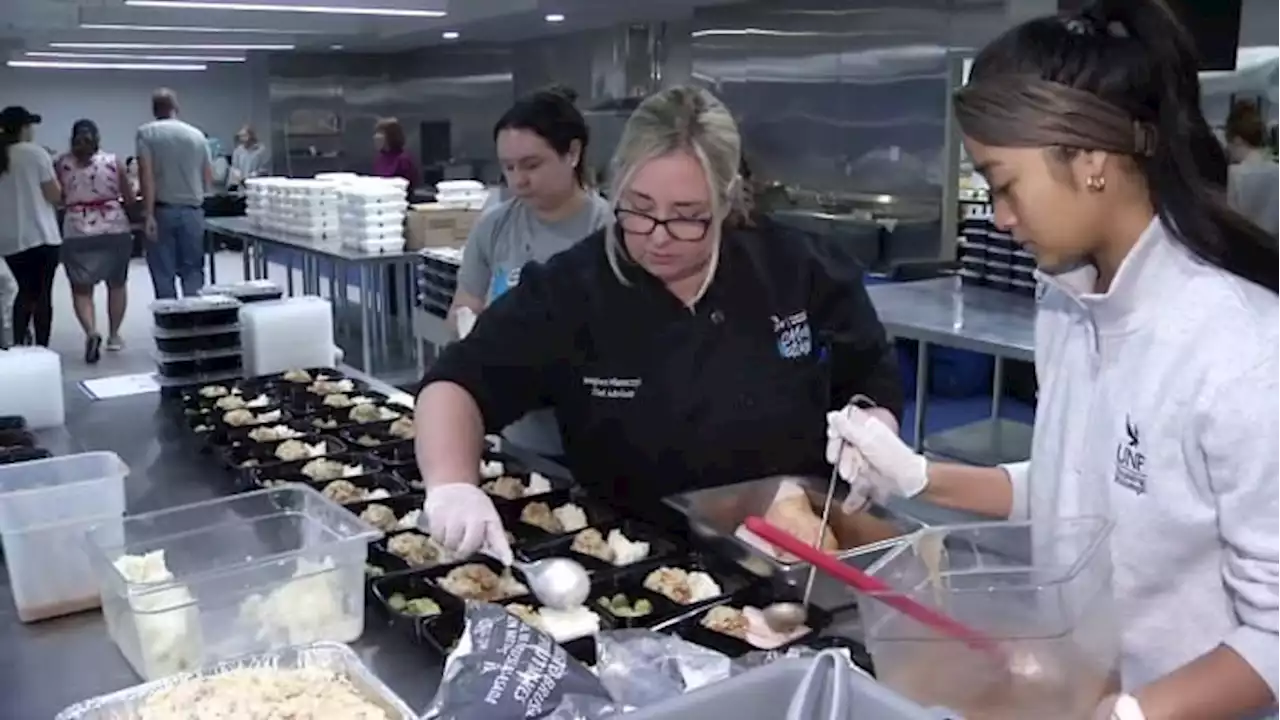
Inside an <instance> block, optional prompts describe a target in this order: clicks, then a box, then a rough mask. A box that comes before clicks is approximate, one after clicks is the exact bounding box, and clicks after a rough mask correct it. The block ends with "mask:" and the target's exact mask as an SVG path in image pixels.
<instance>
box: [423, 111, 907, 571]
mask: <svg viewBox="0 0 1280 720" xmlns="http://www.w3.org/2000/svg"><path fill="white" fill-rule="evenodd" d="M740 156H741V148H740V139H739V135H738V129H737V125H736V124H735V123H734V120H733V117H732V116H731V115H730V113H729V111H728V110H727V109H726V108H725V106H724V105H723V104H721V102H720V101H719V100H717V99H716V98H715V97H714V96H712V95H711V94H710V93H708V92H706V91H704V90H700V89H696V88H691V87H677V88H671V89H669V90H665V91H663V92H661V93H658V94H656V95H653V96H652V97H650V98H649V99H647V100H645V101H644V103H642V104H641V105H640V107H639V108H638V109H637V110H636V111H635V113H634V114H633V115H632V116H631V118H630V119H629V120H628V121H627V125H626V128H625V130H624V131H623V134H622V139H621V140H620V142H619V144H618V148H617V151H616V154H615V156H614V159H613V168H612V172H611V177H612V178H614V185H613V187H612V189H611V190H612V191H611V192H610V197H611V199H612V202H613V204H614V208H613V209H614V220H613V222H612V223H610V225H608V226H606V227H605V228H604V229H603V230H599V231H597V232H595V233H593V234H591V235H590V236H588V237H587V238H586V239H585V240H583V241H582V242H581V243H578V244H577V245H575V246H573V247H572V248H570V249H569V250H566V251H565V252H563V253H560V254H559V255H556V256H555V257H553V258H551V259H550V260H549V261H548V262H546V263H545V264H538V263H535V264H531V265H529V266H527V267H526V268H525V269H524V271H523V273H522V276H521V280H520V284H519V285H517V286H516V287H515V288H513V289H511V290H510V291H509V292H507V293H506V294H504V295H503V296H502V297H500V298H499V299H498V300H497V301H496V302H494V303H493V305H491V306H490V307H489V309H488V310H486V311H485V313H484V314H483V315H481V316H480V320H479V322H478V323H477V324H476V327H475V329H474V330H473V331H472V333H471V334H470V335H469V336H467V338H466V339H465V340H463V341H461V342H459V343H456V344H454V345H451V346H450V347H449V348H448V349H447V350H446V351H445V352H444V354H443V355H442V356H441V357H440V359H439V360H438V361H437V362H436V364H435V365H434V366H433V367H432V369H431V370H430V371H429V372H428V373H427V375H426V377H425V378H424V379H423V386H422V391H421V393H420V394H419V396H418V407H417V432H418V435H417V448H418V459H419V463H420V464H421V469H422V473H423V477H424V478H425V479H426V481H427V488H428V489H427V501H426V506H425V512H424V513H423V516H424V521H425V523H426V526H427V528H428V530H429V531H430V532H431V533H432V535H433V536H434V537H435V538H436V539H437V541H439V542H441V543H442V544H443V545H444V546H445V547H447V548H449V549H452V550H455V551H458V552H461V553H464V554H465V553H471V552H475V551H476V550H478V549H481V548H484V549H485V550H487V551H488V552H489V553H491V554H493V555H494V556H495V557H498V558H500V559H504V560H507V561H509V560H510V556H511V551H510V548H509V547H508V545H507V542H506V540H505V538H504V534H503V531H502V524H501V521H500V520H499V518H498V513H497V512H496V510H495V509H494V506H493V503H492V501H491V500H490V499H489V497H488V496H487V495H486V494H485V493H484V492H483V491H482V490H480V488H479V487H478V485H477V483H478V479H479V478H478V476H477V472H478V469H479V459H480V455H481V446H482V444H483V438H484V435H485V432H486V431H489V432H493V431H495V430H497V429H499V428H502V427H504V426H506V425H507V424H508V423H510V422H511V421H512V420H514V419H516V418H517V417H520V416H521V415H523V414H524V413H526V412H528V411H530V410H533V409H536V408H541V407H552V408H554V409H555V411H556V415H557V417H558V419H559V424H560V430H561V433H562V435H563V437H564V441H565V450H566V456H567V460H568V464H569V467H570V470H572V472H573V474H574V477H575V478H576V479H577V481H578V482H579V483H580V484H581V485H583V486H584V487H585V488H586V490H587V491H588V493H590V494H591V495H593V496H595V497H596V498H598V499H600V500H602V501H604V502H607V503H609V504H611V505H613V506H615V507H616V508H618V509H619V510H620V511H622V512H624V513H626V514H628V515H630V516H632V517H639V518H641V519H647V520H650V521H655V522H663V521H664V520H665V519H664V518H663V517H662V516H663V515H664V511H663V509H662V505H661V498H663V497H664V496H667V495H671V494H674V493H679V492H684V491H688V490H693V489H697V488H701V487H710V486H717V485H726V484H731V483H736V482H741V481H744V480H750V479H753V478H759V477H765V476H770V475H777V474H784V473H785V474H806V475H807V474H826V473H828V472H829V471H830V468H829V466H827V465H826V464H825V461H824V459H823V448H824V444H825V439H826V430H825V427H824V424H823V413H824V412H826V411H827V410H829V409H833V408H839V407H843V406H844V405H845V404H846V403H847V402H848V401H849V399H850V398H851V397H852V396H854V395H863V396H866V397H867V398H870V400H871V401H873V402H874V403H875V404H876V405H877V406H878V407H876V408H875V409H874V410H873V412H874V413H876V414H877V415H878V416H879V417H880V418H881V419H882V421H883V422H885V423H886V424H888V425H890V426H891V427H892V428H894V429H895V430H896V429H897V420H896V418H897V416H898V414H899V413H900V410H901V406H902V389H901V386H900V383H899V379H898V370H897V364H896V362H895V361H894V360H893V358H892V356H891V354H890V346H889V344H888V342H887V340H886V337H885V332H884V328H883V327H882V326H881V324H880V322H879V320H878V319H877V318H876V314H875V310H874V309H873V308H872V306H871V303H870V300H869V299H868V297H867V293H866V290H865V289H864V287H863V285H862V282H861V277H860V275H861V273H860V271H859V269H858V267H857V265H856V263H854V262H853V261H852V260H851V259H849V258H847V257H842V256H841V255H840V253H838V252H833V248H829V247H827V246H826V245H825V244H824V243H821V242H819V241H817V240H815V239H813V238H810V237H807V236H803V235H793V234H784V232H783V231H782V230H781V229H779V228H775V227H774V226H772V225H770V224H768V223H767V222H766V221H763V220H758V221H756V222H755V223H752V222H751V221H749V220H747V219H746V218H745V217H744V216H742V215H741V214H739V213H735V206H736V205H737V204H738V200H737V198H738V197H739V191H740V183H741V179H740V178H739V176H738V167H739V161H740Z"/></svg>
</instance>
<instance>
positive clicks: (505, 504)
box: [490, 478, 616, 543]
mask: <svg viewBox="0 0 1280 720" xmlns="http://www.w3.org/2000/svg"><path fill="white" fill-rule="evenodd" d="M549 479H550V478H548V480H549ZM490 497H491V498H493V501H494V503H493V504H494V506H495V507H496V508H497V510H498V515H499V516H500V517H501V518H502V524H503V525H504V526H506V527H507V528H514V527H515V526H517V525H523V526H525V527H526V528H528V529H529V530H530V531H532V532H531V533H530V535H531V540H532V535H533V534H540V535H542V537H543V538H544V540H540V541H534V542H537V543H542V542H550V541H552V540H556V539H560V538H565V537H568V538H572V537H573V535H574V534H575V533H576V532H577V531H574V532H571V533H549V532H547V531H546V530H543V529H542V528H540V527H538V526H536V525H531V524H529V523H526V522H524V521H523V520H521V519H520V515H521V513H523V512H524V509H525V508H526V507H528V506H529V505H531V504H533V503H537V502H540V503H544V504H545V505H547V506H548V507H549V508H550V509H551V510H552V511H553V512H554V511H555V509H556V508H558V507H560V506H562V505H566V504H573V505H577V506H578V507H580V508H582V511H583V512H584V513H586V515H587V526H588V527H590V526H592V525H605V524H608V523H610V522H613V521H614V520H615V519H616V516H615V515H614V513H613V512H612V511H610V510H609V509H608V508H606V507H604V506H603V505H600V504H599V503H595V502H592V501H591V500H589V499H587V498H586V497H584V496H583V495H582V493H578V492H574V491H571V490H552V491H551V492H549V493H543V494H542V495H536V496H533V497H527V498H521V499H520V500H503V499H502V498H497V497H493V496H490Z"/></svg>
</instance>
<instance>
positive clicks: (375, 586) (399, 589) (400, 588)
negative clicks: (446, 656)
mask: <svg viewBox="0 0 1280 720" xmlns="http://www.w3.org/2000/svg"><path fill="white" fill-rule="evenodd" d="M370 589H371V591H372V592H373V596H374V598H376V600H377V603H378V609H379V610H380V611H382V612H383V613H385V614H386V615H387V617H388V618H390V619H391V625H392V627H395V628H397V629H398V630H400V631H401V632H402V633H403V634H404V635H407V636H408V637H409V638H411V639H412V640H414V641H415V642H426V643H428V644H431V645H437V644H438V641H437V640H436V639H434V638H431V637H429V636H428V633H427V631H426V625H428V624H431V623H432V622H435V621H436V620H438V619H440V618H441V617H442V616H443V615H445V614H446V613H447V614H450V615H454V616H456V617H459V618H461V617H462V616H463V614H464V613H465V612H466V604H465V603H464V602H463V601H461V600H459V599H458V598H456V597H454V596H453V595H450V594H449V593H447V592H445V591H444V590H442V589H440V588H439V587H437V586H436V585H435V584H434V583H432V582H431V580H430V579H429V578H428V577H427V576H426V575H424V574H423V573H422V572H421V571H414V572H407V573H400V574H398V575H391V576H388V577H382V578H379V579H377V580H374V581H373V582H372V583H371V588H370ZM397 593H400V594H402V595H404V597H405V598H406V599H414V598H428V599H430V600H433V601H434V602H435V603H436V604H437V605H439V606H440V614H438V615H432V616H430V617H419V616H416V615H410V614H408V613H405V612H402V611H400V610H396V609H394V608H392V607H391V596H392V595H395V594H397ZM458 630H459V632H458V635H455V636H454V637H453V639H452V641H453V642H457V640H458V637H461V627H459V628H458Z"/></svg>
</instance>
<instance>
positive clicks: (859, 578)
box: [745, 517, 1004, 658]
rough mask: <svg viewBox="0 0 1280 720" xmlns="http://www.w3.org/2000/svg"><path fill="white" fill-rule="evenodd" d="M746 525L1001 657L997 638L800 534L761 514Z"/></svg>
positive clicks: (937, 627) (906, 611) (889, 602)
mask: <svg viewBox="0 0 1280 720" xmlns="http://www.w3.org/2000/svg"><path fill="white" fill-rule="evenodd" d="M745 524H746V526H747V529H748V530H750V531H751V532H753V533H755V534H756V535H758V536H760V538H761V539H763V540H764V541H765V542H768V543H770V544H772V545H774V546H776V547H778V548H780V549H782V550H786V551H787V552H789V553H791V554H792V555H795V556H796V557H798V558H800V559H801V560H804V561H805V562H808V563H811V564H813V566H814V567H816V568H818V569H819V570H821V571H823V572H824V573H826V574H828V575H830V576H831V577H834V578H835V579H837V580H839V581H840V582H843V583H844V584H845V585H848V586H849V587H851V588H853V589H855V590H860V591H862V592H863V593H866V594H868V595H870V596H871V597H872V598H874V599H876V600H879V601H880V602H882V603H885V604H886V605H888V606H890V607H892V608H894V609H895V610H898V611H899V612H901V613H903V614H905V615H907V616H908V617H911V618H913V619H915V620H917V621H919V622H921V623H923V624H925V625H927V626H929V627H931V628H933V629H935V630H937V631H938V632H940V633H942V634H944V635H946V636H947V637H951V638H954V639H956V640H960V641H961V642H963V643H964V644H966V645H968V646H969V647H970V648H973V649H974V650H979V651H982V652H986V653H992V654H995V655H999V656H1000V657H1002V658H1003V657H1004V652H1003V651H1002V650H1001V648H1000V646H999V645H997V644H996V641H995V640H993V639H991V638H990V637H987V636H986V635H983V634H982V633H979V632H978V631H977V630H974V629H973V628H970V627H969V626H967V625H964V624H962V623H961V622H959V621H958V620H955V619H953V618H951V617H949V616H947V615H943V614H942V613H940V612H938V611H937V610H934V609H933V608H931V607H928V606H926V605H921V604H920V603H918V602H916V601H915V600H912V599H911V598H909V597H907V596H906V595H903V594H902V593H900V592H898V591H897V590H894V589H893V587H891V586H890V585H888V584H886V583H885V582H884V581H882V580H879V579H877V578H874V577H872V576H870V575H868V574H866V573H865V572H863V571H861V570H859V569H858V568H855V567H853V566H851V565H845V564H844V563H842V562H840V561H839V560H838V559H836V557H835V556H833V555H828V554H827V553H824V552H822V551H821V550H818V549H817V548H814V547H812V546H810V545H806V544H805V543H803V542H801V541H800V539H799V538H797V537H796V536H794V535H792V534H791V533H789V532H786V531H785V530H781V529H779V528H777V527H775V526H774V525H772V524H771V523H769V522H768V521H766V520H765V519H764V518H760V517H749V518H747V520H746V523H745Z"/></svg>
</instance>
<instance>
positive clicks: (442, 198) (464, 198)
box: [436, 180, 489, 210]
mask: <svg viewBox="0 0 1280 720" xmlns="http://www.w3.org/2000/svg"><path fill="white" fill-rule="evenodd" d="M488 199H489V191H488V190H487V189H486V188H485V186H484V183H481V182H480V181H478V180H445V181H443V182H438V183H436V204H437V205H439V206H441V207H444V208H449V209H451V210H480V209H481V208H483V207H484V203H485V200H488Z"/></svg>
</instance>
